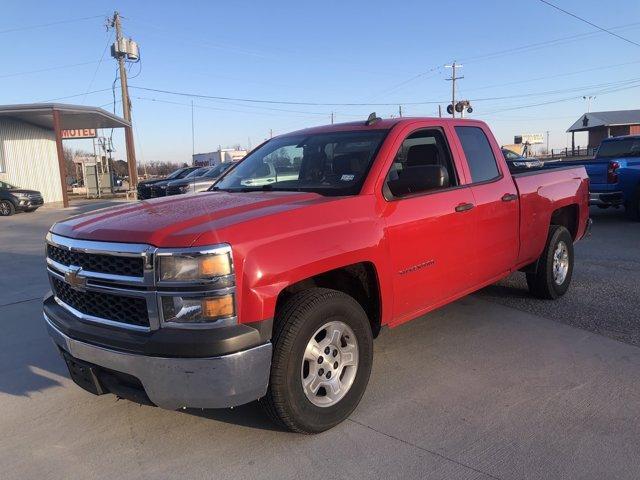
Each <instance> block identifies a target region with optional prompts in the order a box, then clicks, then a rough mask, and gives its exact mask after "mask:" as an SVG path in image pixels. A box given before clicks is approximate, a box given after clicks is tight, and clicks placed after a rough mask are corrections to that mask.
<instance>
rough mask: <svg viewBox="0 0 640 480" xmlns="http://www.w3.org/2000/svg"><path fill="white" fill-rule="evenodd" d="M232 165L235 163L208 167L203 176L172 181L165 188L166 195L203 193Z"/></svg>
mask: <svg viewBox="0 0 640 480" xmlns="http://www.w3.org/2000/svg"><path fill="white" fill-rule="evenodd" d="M233 165H235V163H231V162H228V163H221V164H219V165H217V166H215V167H210V168H209V169H208V170H207V171H206V172H205V173H204V174H203V175H200V176H199V177H197V178H191V177H190V176H187V177H185V178H183V179H182V180H174V181H172V182H170V183H169V185H168V186H167V195H180V194H182V193H198V192H204V191H206V190H207V189H208V188H209V187H210V186H211V185H213V184H214V183H215V181H216V180H217V179H218V178H220V177H221V176H222V174H223V173H224V172H226V171H227V170H228V169H229V168H231V167H232V166H233Z"/></svg>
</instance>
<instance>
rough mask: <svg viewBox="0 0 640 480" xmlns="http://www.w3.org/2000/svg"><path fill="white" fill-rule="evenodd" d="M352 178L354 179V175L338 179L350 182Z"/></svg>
mask: <svg viewBox="0 0 640 480" xmlns="http://www.w3.org/2000/svg"><path fill="white" fill-rule="evenodd" d="M354 178H356V176H355V175H342V177H340V180H342V181H343V182H351V181H353V179H354Z"/></svg>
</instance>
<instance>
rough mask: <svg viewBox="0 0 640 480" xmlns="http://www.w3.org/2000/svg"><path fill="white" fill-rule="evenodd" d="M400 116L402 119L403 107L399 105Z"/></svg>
mask: <svg viewBox="0 0 640 480" xmlns="http://www.w3.org/2000/svg"><path fill="white" fill-rule="evenodd" d="M398 115H399V116H400V118H402V105H398Z"/></svg>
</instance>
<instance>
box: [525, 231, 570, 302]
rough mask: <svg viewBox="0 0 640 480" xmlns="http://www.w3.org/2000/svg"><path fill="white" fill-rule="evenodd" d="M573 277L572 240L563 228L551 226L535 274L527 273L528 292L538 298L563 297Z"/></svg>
mask: <svg viewBox="0 0 640 480" xmlns="http://www.w3.org/2000/svg"><path fill="white" fill-rule="evenodd" d="M572 275H573V238H572V237H571V234H570V233H569V230H567V229H566V228H565V227H563V226H561V225H551V228H550V229H549V235H548V237H547V244H546V246H545V247H544V250H543V252H542V255H540V258H539V259H538V267H537V269H536V272H533V273H527V285H528V286H529V291H530V292H531V293H532V294H533V295H534V296H536V297H538V298H545V299H551V300H553V299H556V298H558V297H561V296H562V295H564V294H565V293H566V292H567V290H568V289H569V285H570V284H571V277H572Z"/></svg>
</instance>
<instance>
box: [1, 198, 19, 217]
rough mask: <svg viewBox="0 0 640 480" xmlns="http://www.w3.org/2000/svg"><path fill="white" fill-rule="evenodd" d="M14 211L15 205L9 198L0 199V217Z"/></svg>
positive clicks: (9, 214) (7, 215)
mask: <svg viewBox="0 0 640 480" xmlns="http://www.w3.org/2000/svg"><path fill="white" fill-rule="evenodd" d="M14 213H16V207H14V205H13V203H11V202H10V201H9V200H0V217H10V216H11V215H13V214H14Z"/></svg>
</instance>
